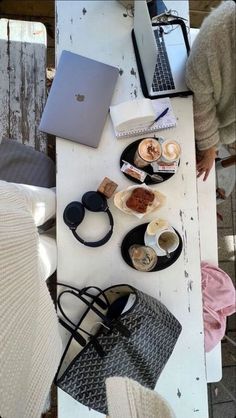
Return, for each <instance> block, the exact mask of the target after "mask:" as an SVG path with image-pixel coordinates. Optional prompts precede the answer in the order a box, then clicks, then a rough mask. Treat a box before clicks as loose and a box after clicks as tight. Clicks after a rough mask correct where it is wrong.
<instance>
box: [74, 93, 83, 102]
mask: <svg viewBox="0 0 236 418" xmlns="http://www.w3.org/2000/svg"><path fill="white" fill-rule="evenodd" d="M75 97H76V100H77V101H78V102H83V101H84V95H83V94H75Z"/></svg>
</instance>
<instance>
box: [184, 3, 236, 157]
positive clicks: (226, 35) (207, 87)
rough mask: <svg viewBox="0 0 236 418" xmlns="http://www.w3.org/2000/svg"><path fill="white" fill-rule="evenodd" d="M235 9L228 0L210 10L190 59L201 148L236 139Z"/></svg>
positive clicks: (190, 81) (189, 82) (190, 83)
mask: <svg viewBox="0 0 236 418" xmlns="http://www.w3.org/2000/svg"><path fill="white" fill-rule="evenodd" d="M235 11H236V4H235V2H234V1H231V0H229V1H224V2H222V4H221V5H220V6H218V7H217V8H216V9H215V10H213V11H212V12H211V13H210V15H209V16H208V17H207V18H206V19H205V20H204V22H203V24H202V26H201V28H200V31H199V33H198V36H197V37H196V39H195V41H194V43H193V46H192V50H191V52H190V55H189V58H188V61H187V67H186V82H187V85H188V86H189V88H190V89H191V90H192V91H193V93H194V96H193V105H194V126H195V137H196V144H197V148H198V149H199V150H205V149H208V148H211V147H212V146H213V145H217V146H219V145H220V143H221V144H229V143H232V142H234V141H235V131H236V124H235V121H236V112H235V72H236V66H235V60H236V59H235V58H236V57H235Z"/></svg>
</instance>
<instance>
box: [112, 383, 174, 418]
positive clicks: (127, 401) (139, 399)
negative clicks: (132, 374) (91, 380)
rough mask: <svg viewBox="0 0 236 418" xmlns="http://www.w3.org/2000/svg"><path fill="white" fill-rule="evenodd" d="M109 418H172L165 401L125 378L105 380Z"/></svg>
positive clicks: (156, 394)
mask: <svg viewBox="0 0 236 418" xmlns="http://www.w3.org/2000/svg"><path fill="white" fill-rule="evenodd" d="M106 392H107V404H108V413H109V418H174V417H175V414H174V413H173V411H172V410H171V408H170V406H169V405H168V403H167V401H166V400H165V399H164V398H162V397H161V396H160V395H159V394H158V393H157V392H154V391H153V390H150V389H147V388H145V387H144V386H142V385H140V384H139V383H137V382H135V381H134V380H132V379H128V378H127V377H109V378H108V379H107V380H106Z"/></svg>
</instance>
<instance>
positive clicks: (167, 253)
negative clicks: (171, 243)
mask: <svg viewBox="0 0 236 418" xmlns="http://www.w3.org/2000/svg"><path fill="white" fill-rule="evenodd" d="M166 257H167V258H170V253H169V251H168V250H166Z"/></svg>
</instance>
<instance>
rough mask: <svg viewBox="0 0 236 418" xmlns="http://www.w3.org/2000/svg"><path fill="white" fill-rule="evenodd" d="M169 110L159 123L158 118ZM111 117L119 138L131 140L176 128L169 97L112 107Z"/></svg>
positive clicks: (130, 102) (133, 101)
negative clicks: (156, 119) (130, 138)
mask: <svg viewBox="0 0 236 418" xmlns="http://www.w3.org/2000/svg"><path fill="white" fill-rule="evenodd" d="M167 108H168V111H167V113H166V114H165V115H164V116H163V117H161V118H160V119H159V120H158V121H157V122H155V123H153V124H152V122H153V120H155V118H156V117H158V116H159V115H161V114H162V112H164V111H165V110H166V109H167ZM110 115H111V119H112V123H113V127H114V131H115V135H116V137H117V138H129V137H132V136H139V135H143V134H151V133H153V132H156V131H159V130H161V129H168V128H173V127H175V126H176V117H175V115H174V112H173V108H172V105H171V100H170V98H169V97H165V98H162V99H156V100H150V99H141V100H136V101H135V100H131V101H129V102H124V103H121V104H119V105H116V106H111V107H110Z"/></svg>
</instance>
